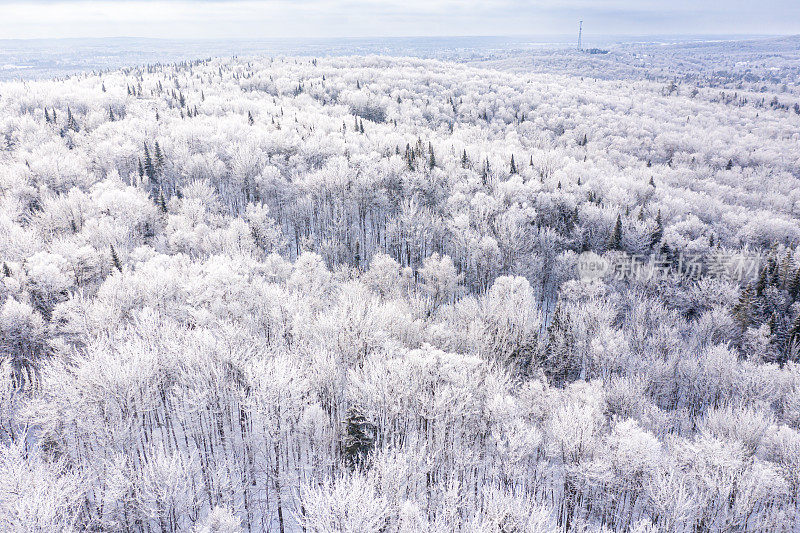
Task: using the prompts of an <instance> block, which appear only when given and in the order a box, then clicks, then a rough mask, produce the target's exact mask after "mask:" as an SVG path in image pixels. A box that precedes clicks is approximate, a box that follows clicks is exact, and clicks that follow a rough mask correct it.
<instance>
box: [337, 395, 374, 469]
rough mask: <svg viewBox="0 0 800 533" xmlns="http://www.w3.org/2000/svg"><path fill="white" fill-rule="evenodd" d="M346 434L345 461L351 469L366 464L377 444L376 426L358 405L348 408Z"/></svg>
mask: <svg viewBox="0 0 800 533" xmlns="http://www.w3.org/2000/svg"><path fill="white" fill-rule="evenodd" d="M345 424H346V428H345V436H344V447H343V451H344V462H345V465H346V466H347V467H348V468H350V469H351V470H356V469H358V468H363V467H365V466H366V462H367V458H368V457H369V453H370V452H371V451H372V449H373V447H374V446H375V437H376V435H375V426H374V425H372V424H370V423H369V422H368V421H367V419H366V418H364V415H363V414H362V413H361V411H360V410H359V409H358V408H356V407H351V408H350V409H348V410H347V420H346V421H345Z"/></svg>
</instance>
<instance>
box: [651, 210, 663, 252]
mask: <svg viewBox="0 0 800 533" xmlns="http://www.w3.org/2000/svg"><path fill="white" fill-rule="evenodd" d="M663 236H664V223H663V221H662V219H661V209H659V210H658V214H657V215H656V227H655V229H654V230H653V234H652V235H651V236H650V247H651V248H652V247H654V246H655V245H657V244H658V243H659V242H661V238H662V237H663Z"/></svg>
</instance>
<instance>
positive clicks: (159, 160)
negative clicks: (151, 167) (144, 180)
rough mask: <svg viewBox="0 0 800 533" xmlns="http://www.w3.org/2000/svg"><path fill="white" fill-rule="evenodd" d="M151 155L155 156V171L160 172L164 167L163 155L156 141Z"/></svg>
mask: <svg viewBox="0 0 800 533" xmlns="http://www.w3.org/2000/svg"><path fill="white" fill-rule="evenodd" d="M153 155H154V156H155V165H156V170H161V169H162V168H163V167H164V153H163V152H162V151H161V147H160V146H159V145H158V141H156V143H155V146H154V147H153Z"/></svg>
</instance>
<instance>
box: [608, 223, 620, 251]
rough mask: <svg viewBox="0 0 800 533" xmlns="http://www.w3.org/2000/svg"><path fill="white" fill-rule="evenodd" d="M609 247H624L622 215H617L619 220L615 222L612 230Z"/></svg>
mask: <svg viewBox="0 0 800 533" xmlns="http://www.w3.org/2000/svg"><path fill="white" fill-rule="evenodd" d="M608 249H609V250H620V249H622V215H617V222H616V223H615V224H614V229H613V230H612V231H611V237H610V238H609V239H608Z"/></svg>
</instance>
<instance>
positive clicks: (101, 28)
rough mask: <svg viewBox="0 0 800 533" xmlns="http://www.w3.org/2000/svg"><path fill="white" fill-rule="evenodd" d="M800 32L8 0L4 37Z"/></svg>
mask: <svg viewBox="0 0 800 533" xmlns="http://www.w3.org/2000/svg"><path fill="white" fill-rule="evenodd" d="M579 19H583V20H584V21H585V22H584V25H585V28H586V32H587V33H589V34H603V35H609V34H627V35H647V34H661V35H663V34H699V33H702V34H798V33H800V0H760V1H755V0H724V1H723V0H480V1H478V0H462V1H456V0H402V1H401V0H372V1H367V0H294V1H290V0H166V1H165V0H133V1H128V0H80V1H74V0H37V1H33V2H20V1H16V0H11V1H9V0H0V38H32V37H114V36H133V37H177V38H199V37H207V38H225V37H246V38H271V37H373V36H376V37H377V36H423V35H546V34H571V33H574V32H575V29H576V26H577V21H578V20H579Z"/></svg>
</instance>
